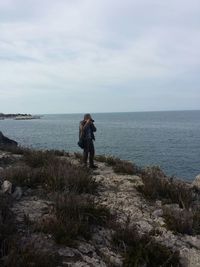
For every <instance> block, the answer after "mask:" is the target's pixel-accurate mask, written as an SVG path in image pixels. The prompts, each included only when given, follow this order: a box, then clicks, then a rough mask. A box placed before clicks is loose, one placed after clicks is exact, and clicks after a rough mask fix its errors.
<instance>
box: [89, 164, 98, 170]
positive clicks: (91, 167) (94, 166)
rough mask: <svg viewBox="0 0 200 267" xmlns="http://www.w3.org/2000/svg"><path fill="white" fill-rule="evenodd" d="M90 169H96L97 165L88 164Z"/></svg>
mask: <svg viewBox="0 0 200 267" xmlns="http://www.w3.org/2000/svg"><path fill="white" fill-rule="evenodd" d="M90 169H93V170H95V169H98V166H96V165H90Z"/></svg>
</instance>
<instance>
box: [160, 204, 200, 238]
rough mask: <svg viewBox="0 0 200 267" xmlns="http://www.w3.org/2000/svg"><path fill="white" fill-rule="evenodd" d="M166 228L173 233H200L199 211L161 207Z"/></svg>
mask: <svg viewBox="0 0 200 267" xmlns="http://www.w3.org/2000/svg"><path fill="white" fill-rule="evenodd" d="M163 217H164V219H165V222H166V225H167V228H168V229H169V230H171V231H173V232H174V233H175V234H177V233H180V234H187V235H197V234H199V233H200V211H199V210H196V211H193V210H192V209H191V210H186V209H178V210H177V209H175V210H173V209H170V208H166V207H164V208H163Z"/></svg>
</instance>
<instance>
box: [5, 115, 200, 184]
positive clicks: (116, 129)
mask: <svg viewBox="0 0 200 267" xmlns="http://www.w3.org/2000/svg"><path fill="white" fill-rule="evenodd" d="M93 117H94V119H95V123H96V126H97V128H98V132H97V133H96V142H95V144H96V152H97V154H112V155H115V156H118V157H120V158H123V159H128V160H132V161H134V162H135V163H136V164H138V165H140V166H144V165H160V166H161V167H162V168H163V169H164V170H165V171H166V172H167V174H169V175H175V176H177V177H182V178H184V179H187V180H192V179H194V177H195V176H196V175H197V174H199V173H200V111H181V112H140V113H110V114H93ZM81 119H82V115H79V114H73V115H66V114H65V115H44V116H43V117H42V119H40V120H31V121H15V120H4V121H0V130H1V131H2V132H3V133H4V134H5V135H7V136H9V137H11V138H13V139H15V140H17V141H18V142H19V143H20V144H21V145H24V146H32V147H34V148H49V149H50V148H53V149H65V150H67V151H81V150H80V149H79V148H78V147H77V139H78V125H79V121H80V120H81Z"/></svg>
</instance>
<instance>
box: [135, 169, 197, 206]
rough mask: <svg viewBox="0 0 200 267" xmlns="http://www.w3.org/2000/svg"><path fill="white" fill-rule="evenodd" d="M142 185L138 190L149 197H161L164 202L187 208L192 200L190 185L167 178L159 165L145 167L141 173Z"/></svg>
mask: <svg viewBox="0 0 200 267" xmlns="http://www.w3.org/2000/svg"><path fill="white" fill-rule="evenodd" d="M142 180H143V183H144V185H143V186H142V187H141V188H139V190H140V191H141V192H142V193H143V194H144V195H145V196H146V197H147V198H149V199H152V200H155V199H161V200H162V201H163V202H166V203H177V204H179V206H180V207H181V208H186V209H189V207H190V206H191V204H192V201H193V192H192V189H191V188H190V187H188V186H187V185H186V184H185V183H183V182H180V181H175V180H173V179H170V178H168V177H167V176H166V175H165V174H164V172H163V171H162V170H161V169H160V168H159V167H149V168H146V169H145V170H144V171H143V173H142Z"/></svg>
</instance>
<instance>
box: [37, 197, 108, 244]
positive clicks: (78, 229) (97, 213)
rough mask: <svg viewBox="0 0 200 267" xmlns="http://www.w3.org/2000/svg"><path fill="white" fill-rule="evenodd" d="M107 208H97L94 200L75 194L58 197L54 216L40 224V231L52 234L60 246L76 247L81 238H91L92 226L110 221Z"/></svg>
mask: <svg viewBox="0 0 200 267" xmlns="http://www.w3.org/2000/svg"><path fill="white" fill-rule="evenodd" d="M109 216H110V214H109V212H108V210H107V209H106V208H103V207H97V206H96V205H95V203H94V201H93V198H91V197H87V196H85V195H77V194H74V193H70V194H61V195H58V197H57V200H56V205H55V210H54V215H53V216H52V217H50V218H49V219H48V220H45V221H43V223H42V224H41V223H40V230H42V231H44V232H46V233H51V234H52V235H53V237H54V239H55V241H56V242H57V243H59V244H65V245H74V241H75V240H77V239H78V238H79V237H84V238H86V239H89V238H90V235H91V231H92V226H94V225H104V224H106V222H107V221H108V219H109Z"/></svg>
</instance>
